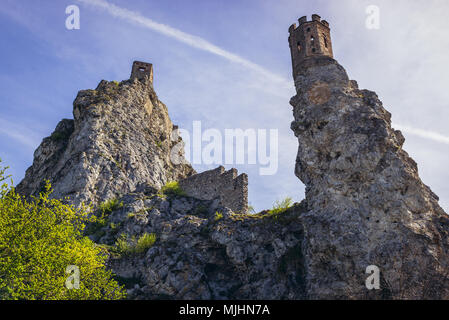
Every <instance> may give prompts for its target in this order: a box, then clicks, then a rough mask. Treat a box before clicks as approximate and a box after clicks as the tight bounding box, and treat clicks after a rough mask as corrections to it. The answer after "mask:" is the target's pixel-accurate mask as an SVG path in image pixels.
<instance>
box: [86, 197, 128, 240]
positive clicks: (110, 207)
mask: <svg viewBox="0 0 449 320" xmlns="http://www.w3.org/2000/svg"><path fill="white" fill-rule="evenodd" d="M122 207H123V202H120V201H119V200H118V199H117V198H113V199H110V200H107V201H105V202H102V203H100V205H99V206H98V211H97V215H95V214H92V216H91V218H90V221H89V223H88V224H87V227H86V229H85V234H86V235H94V236H95V237H96V238H100V237H101V236H102V235H104V230H103V228H104V227H106V226H107V225H108V217H109V215H110V214H111V213H112V212H113V211H115V210H118V209H120V208H122ZM111 229H114V226H113V225H111Z"/></svg>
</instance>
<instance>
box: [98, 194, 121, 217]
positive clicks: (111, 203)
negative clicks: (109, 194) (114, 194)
mask: <svg viewBox="0 0 449 320" xmlns="http://www.w3.org/2000/svg"><path fill="white" fill-rule="evenodd" d="M98 208H99V210H100V212H101V215H102V216H107V215H109V214H111V213H112V212H113V211H115V210H118V209H120V208H123V202H121V201H119V200H118V199H117V198H113V199H109V200H107V201H104V202H102V203H100V205H99V206H98Z"/></svg>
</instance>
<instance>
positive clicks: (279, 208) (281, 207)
mask: <svg viewBox="0 0 449 320" xmlns="http://www.w3.org/2000/svg"><path fill="white" fill-rule="evenodd" d="M292 206H293V200H292V198H290V197H287V198H285V199H284V200H281V201H279V200H276V202H275V203H274V205H273V208H272V209H271V210H269V211H268V213H269V214H271V215H277V214H280V213H283V212H285V211H287V209H289V208H291V207H292Z"/></svg>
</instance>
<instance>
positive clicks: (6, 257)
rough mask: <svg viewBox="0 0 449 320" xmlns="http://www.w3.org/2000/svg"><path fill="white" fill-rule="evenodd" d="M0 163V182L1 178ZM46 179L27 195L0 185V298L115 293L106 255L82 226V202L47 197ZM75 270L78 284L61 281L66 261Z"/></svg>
mask: <svg viewBox="0 0 449 320" xmlns="http://www.w3.org/2000/svg"><path fill="white" fill-rule="evenodd" d="M4 174H5V168H3V169H2V168H1V166H0V182H3V181H5V179H6V177H5V175H4ZM51 192H52V190H51V185H50V184H49V183H47V185H46V188H45V191H44V192H42V193H41V194H40V195H39V196H38V197H33V198H32V199H31V200H27V199H25V198H24V197H22V196H20V195H18V194H17V193H16V192H15V189H14V188H13V187H12V186H11V185H9V184H7V183H3V184H2V185H1V187H0V299H57V300H59V299H62V300H65V299H120V298H123V297H124V296H125V291H124V289H123V288H122V287H120V286H119V285H118V283H117V282H116V281H115V280H113V275H112V273H111V272H110V271H108V270H106V268H105V262H106V258H107V257H106V255H105V254H104V253H103V252H102V249H101V248H100V247H98V246H97V245H96V244H95V243H93V242H92V241H91V240H89V239H88V238H87V237H84V236H83V234H82V231H83V229H84V227H85V223H86V222H87V221H88V217H87V215H88V213H87V210H86V208H84V207H82V208H80V209H76V208H74V207H73V206H70V205H67V204H64V203H63V202H62V201H60V200H56V199H50V198H49V195H50V194H51ZM69 265H76V266H78V268H79V270H80V288H79V289H71V290H70V289H67V288H66V286H65V282H66V279H67V278H68V277H69V274H66V273H65V272H66V267H67V266H69Z"/></svg>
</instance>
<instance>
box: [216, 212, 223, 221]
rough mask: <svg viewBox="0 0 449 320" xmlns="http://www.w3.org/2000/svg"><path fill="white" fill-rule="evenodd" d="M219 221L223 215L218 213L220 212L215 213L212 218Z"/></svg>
mask: <svg viewBox="0 0 449 320" xmlns="http://www.w3.org/2000/svg"><path fill="white" fill-rule="evenodd" d="M221 219H223V214H222V213H220V212H218V211H217V212H215V217H214V220H215V221H218V220H221Z"/></svg>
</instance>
